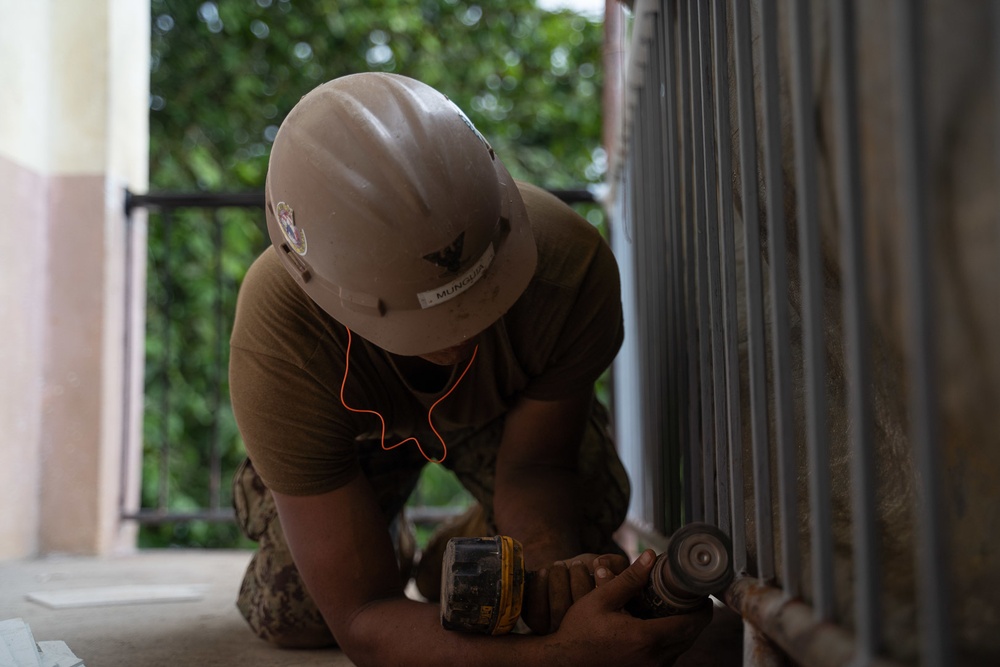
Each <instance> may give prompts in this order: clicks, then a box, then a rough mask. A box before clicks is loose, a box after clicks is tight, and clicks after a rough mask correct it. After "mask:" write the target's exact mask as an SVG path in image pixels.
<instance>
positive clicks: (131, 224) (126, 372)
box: [118, 193, 135, 518]
mask: <svg viewBox="0 0 1000 667" xmlns="http://www.w3.org/2000/svg"><path fill="white" fill-rule="evenodd" d="M127 196H128V194H127V193H126V197H127ZM133 216H134V213H133V212H132V211H131V210H130V209H128V208H126V211H125V238H124V243H125V274H124V284H123V286H122V287H123V290H122V291H123V292H124V297H125V298H124V301H125V303H124V308H123V309H122V312H123V319H124V322H125V328H124V331H123V332H122V351H123V362H122V396H124V397H125V401H124V409H123V410H122V422H121V470H120V471H119V474H118V516H119V518H121V517H122V516H123V515H124V514H125V512H126V509H125V508H126V507H127V506H128V489H129V476H130V475H131V470H132V463H131V458H132V456H131V454H132V446H131V445H132V443H131V442H130V440H131V433H132V345H133V344H134V342H133V336H132V331H133V329H132V322H133V318H134V313H133V304H132V290H133V289H134V285H133V273H132V271H133V265H134V263H135V259H134V252H135V249H134V248H133V244H134V243H135V238H134V235H135V218H134V217H133Z"/></svg>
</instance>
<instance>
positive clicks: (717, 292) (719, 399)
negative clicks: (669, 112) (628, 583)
mask: <svg viewBox="0 0 1000 667" xmlns="http://www.w3.org/2000/svg"><path fill="white" fill-rule="evenodd" d="M709 23H710V16H709V2H708V0H698V34H699V38H698V45H699V49H698V59H699V68H700V69H701V77H700V79H701V91H700V92H701V108H702V112H703V113H702V117H703V118H704V124H703V128H704V130H703V133H702V155H703V159H704V181H705V255H706V256H707V267H708V281H707V283H706V288H707V291H708V296H709V316H710V320H709V321H710V329H711V371H712V390H713V391H712V393H713V398H712V413H713V415H714V416H715V421H714V424H713V428H714V431H713V440H714V444H715V452H714V456H713V459H714V463H715V465H714V468H715V470H714V473H715V488H714V497H715V498H716V503H717V505H716V507H717V512H718V518H717V521H716V523H717V524H718V525H719V526H724V527H725V528H726V530H728V528H729V466H728V464H727V459H728V457H727V456H726V438H725V435H724V434H725V432H726V386H725V383H726V379H725V359H724V352H723V323H722V284H721V277H722V272H721V269H720V266H719V203H718V183H717V174H716V168H717V167H716V163H715V152H716V150H717V149H715V145H716V144H717V143H718V141H719V140H718V139H717V137H716V136H715V124H714V119H715V114H714V113H713V112H714V105H713V100H714V96H713V95H712V80H711V79H712V62H711V57H712V56H711V48H712V47H711V44H710V40H711V28H710V26H709Z"/></svg>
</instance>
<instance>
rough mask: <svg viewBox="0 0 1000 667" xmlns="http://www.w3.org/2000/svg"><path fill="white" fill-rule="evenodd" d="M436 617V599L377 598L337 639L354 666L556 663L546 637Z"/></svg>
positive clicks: (487, 666) (503, 666)
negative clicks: (449, 623)
mask: <svg viewBox="0 0 1000 667" xmlns="http://www.w3.org/2000/svg"><path fill="white" fill-rule="evenodd" d="M439 619H440V609H439V607H438V606H437V605H432V604H426V603H422V602H415V601H413V600H408V599H404V598H395V599H391V600H381V601H378V602H374V603H372V604H369V605H367V606H366V607H364V608H362V609H361V610H359V611H358V612H357V613H356V614H355V616H354V618H353V619H352V621H351V623H350V624H349V625H348V626H346V627H345V628H344V629H343V632H344V633H345V635H346V636H344V637H338V641H339V642H340V645H341V648H342V649H343V650H344V652H345V653H346V655H347V657H349V658H350V659H351V661H352V662H353V663H354V664H356V665H358V667H366V666H367V665H373V666H377V667H382V666H383V665H408V666H412V667H421V666H422V665H428V666H431V667H440V666H441V665H482V666H483V667H491V666H493V665H496V666H497V667H506V666H509V665H518V666H519V667H531V666H532V665H539V666H542V665H545V666H546V667H550V666H552V665H557V664H561V663H560V662H559V656H558V651H554V650H552V648H551V646H549V644H550V642H549V640H548V639H546V638H543V637H537V636H531V635H517V634H512V635H504V636H499V637H492V636H487V635H474V634H465V633H461V632H451V631H448V630H445V629H444V628H443V627H441V623H440V620H439Z"/></svg>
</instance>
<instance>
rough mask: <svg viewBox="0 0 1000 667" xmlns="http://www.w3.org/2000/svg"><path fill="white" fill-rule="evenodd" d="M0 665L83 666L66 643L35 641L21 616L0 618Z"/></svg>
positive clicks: (6, 666)
mask: <svg viewBox="0 0 1000 667" xmlns="http://www.w3.org/2000/svg"><path fill="white" fill-rule="evenodd" d="M0 667H84V664H83V660H81V659H80V658H78V657H76V656H75V655H73V651H71V650H70V649H69V647H68V646H66V642H61V641H47V642H38V643H35V638H34V636H33V635H32V634H31V628H30V627H28V624H27V623H25V622H24V619H21V618H11V619H8V620H6V621H0Z"/></svg>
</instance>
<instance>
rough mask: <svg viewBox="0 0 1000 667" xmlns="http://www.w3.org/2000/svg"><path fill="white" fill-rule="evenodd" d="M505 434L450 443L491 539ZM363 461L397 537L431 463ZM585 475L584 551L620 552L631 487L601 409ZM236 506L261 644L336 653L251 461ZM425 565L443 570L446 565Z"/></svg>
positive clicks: (372, 449) (410, 451) (366, 455)
mask: <svg viewBox="0 0 1000 667" xmlns="http://www.w3.org/2000/svg"><path fill="white" fill-rule="evenodd" d="M502 431H503V419H502V418H501V419H498V420H496V421H494V422H492V423H490V424H488V425H487V426H486V427H484V428H482V429H479V430H468V431H464V432H459V433H457V434H456V433H451V434H448V436H447V437H446V441H447V442H448V457H447V458H446V459H445V462H444V465H445V466H446V467H447V468H449V469H450V470H452V471H453V472H454V473H455V475H456V476H457V477H458V479H459V481H460V482H461V483H462V485H463V486H464V487H465V488H466V489H467V490H468V491H469V493H470V494H471V495H472V496H473V497H474V498H475V499H476V500H477V501H478V503H479V505H480V506H481V508H482V510H483V511H482V514H483V519H484V521H485V528H486V533H485V534H487V535H490V534H494V533H495V532H496V529H495V526H494V520H493V487H494V472H495V468H496V454H497V449H498V447H499V444H500V436H501V433H502ZM359 456H360V459H361V467H362V470H363V471H364V474H365V475H366V477H367V478H368V480H369V481H370V482H371V484H372V487H373V488H374V489H375V494H376V497H377V498H378V501H379V504H380V506H381V508H382V511H383V513H384V515H385V517H386V521H387V524H389V525H391V526H392V528H391V530H398V529H399V528H400V526H399V522H398V521H393V519H394V518H395V517H397V516H398V515H399V513H400V511H401V510H402V509H403V506H404V504H405V503H406V499H407V498H408V497H409V495H410V493H411V492H412V491H413V489H414V488H415V486H416V484H417V479H418V477H419V473H420V470H421V468H422V467H423V466H424V465H425V464H426V460H425V459H424V458H423V456H422V455H421V454H420V453H419V451H418V450H417V448H416V447H408V446H405V445H404V446H403V447H399V448H396V449H392V450H390V451H383V450H382V449H381V447H379V444H378V443H377V442H369V441H363V442H361V443H360V444H359ZM579 474H580V492H579V494H578V503H579V507H580V510H581V515H582V516H583V518H584V520H583V526H582V533H581V542H582V544H583V547H584V550H585V551H590V552H595V553H609V552H612V551H620V549H619V548H618V546H617V545H616V544H615V542H614V538H613V533H614V531H615V530H617V528H618V526H619V525H621V523H622V521H623V520H624V518H625V512H626V510H627V508H628V499H629V482H628V478H627V476H626V474H625V470H624V468H623V467H622V464H621V461H620V460H619V458H618V454H617V452H616V451H615V446H614V441H613V439H612V437H611V433H610V431H609V429H608V416H607V412H606V411H605V409H604V408H603V406H601V405H600V404H599V403H598V402H596V401H595V402H594V409H593V410H592V412H591V416H590V420H589V423H588V427H587V429H586V432H585V434H584V442H583V446H582V447H581V452H580V463H579ZM233 504H234V506H235V508H236V516H237V519H238V521H239V523H240V526H241V528H242V529H243V532H244V533H245V534H246V536H247V537H249V538H250V539H252V540H255V541H257V542H258V549H257V551H256V552H255V553H254V556H253V558H252V559H251V561H250V565H249V567H248V568H247V572H246V575H245V576H244V578H243V584H242V586H241V587H240V593H239V597H238V599H237V607H238V608H239V610H240V612H241V613H242V614H243V616H244V617H245V618H246V620H247V622H248V623H249V624H250V627H251V628H252V629H253V630H254V632H256V633H257V635H258V636H260V637H261V638H263V639H266V640H268V641H270V642H273V643H275V644H278V645H280V646H288V647H298V648H306V647H320V646H330V645H333V644H334V639H333V636H332V635H331V633H330V631H329V629H328V628H327V626H326V624H325V623H324V621H323V618H322V616H321V615H320V613H319V610H318V609H317V607H316V604H315V603H314V602H313V601H312V599H311V598H310V597H309V594H308V593H307V592H306V589H305V585H304V584H303V583H302V579H301V578H300V576H299V573H298V570H297V569H296V568H295V564H294V563H293V562H292V557H291V553H290V552H289V549H288V545H287V544H286V542H285V537H284V533H283V532H282V530H281V523H280V521H279V520H278V514H277V510H276V508H275V505H274V499H273V497H272V496H271V493H270V491H269V490H268V489H267V487H266V486H264V483H263V482H262V481H261V479H260V477H259V476H258V475H257V473H256V471H255V470H254V469H253V465H251V464H250V462H249V460H247V461H245V462H244V464H243V465H242V466H241V467H240V469H239V470H238V471H237V473H236V476H235V479H234V480H233ZM401 532H405V531H401ZM398 544H399V541H398V540H397V545H398ZM404 550H405V549H404ZM398 551H400V549H398V548H397V552H398ZM397 555H399V554H397ZM400 560H401V561H402V560H405V558H402V557H401V559H400ZM425 560H428V559H427V558H425ZM422 565H423V566H424V567H429V568H433V567H437V569H438V571H439V570H440V569H441V566H440V561H438V562H436V563H430V564H427V563H423V564H422Z"/></svg>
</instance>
